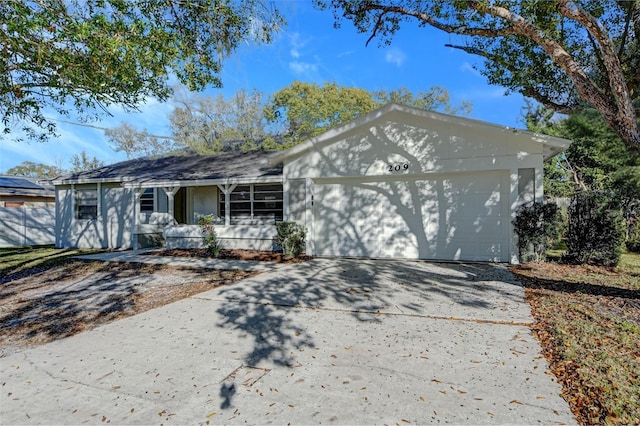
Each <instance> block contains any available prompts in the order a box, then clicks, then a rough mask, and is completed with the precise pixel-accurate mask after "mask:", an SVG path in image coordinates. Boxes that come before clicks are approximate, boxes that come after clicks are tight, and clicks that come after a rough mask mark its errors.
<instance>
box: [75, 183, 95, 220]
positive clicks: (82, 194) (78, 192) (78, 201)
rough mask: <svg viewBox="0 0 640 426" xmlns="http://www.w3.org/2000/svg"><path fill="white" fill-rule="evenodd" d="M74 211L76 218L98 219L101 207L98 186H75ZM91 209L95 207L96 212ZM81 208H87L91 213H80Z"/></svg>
mask: <svg viewBox="0 0 640 426" xmlns="http://www.w3.org/2000/svg"><path fill="white" fill-rule="evenodd" d="M73 201H74V209H73V210H74V211H73V215H74V217H75V219H76V220H96V219H98V214H99V210H100V209H99V207H100V204H99V202H98V188H97V187H86V188H77V187H76V188H75V189H74V192H73ZM89 209H92V210H93V209H95V213H93V212H91V210H89ZM81 210H83V211H84V210H87V211H89V213H82V214H81V213H80V211H81Z"/></svg>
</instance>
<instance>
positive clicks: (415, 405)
mask: <svg viewBox="0 0 640 426" xmlns="http://www.w3.org/2000/svg"><path fill="white" fill-rule="evenodd" d="M531 322H532V318H531V315H530V311H529V307H528V305H527V304H526V303H525V302H524V300H523V289H522V288H521V287H520V286H519V285H518V284H517V283H516V282H515V281H514V279H513V277H512V275H511V274H510V273H509V272H508V271H507V270H506V268H505V267H504V266H500V265H498V266H496V265H488V264H444V263H428V262H408V261H407V262H400V261H373V260H344V259H341V260H337V259H316V260H313V261H311V262H308V263H304V264H295V265H290V266H286V267H281V268H277V269H274V270H272V271H270V272H267V273H264V274H261V275H258V276H256V277H253V278H251V279H248V280H244V281H241V282H238V283H236V284H234V285H231V286H227V287H222V288H219V289H216V290H212V291H209V292H206V293H201V294H199V295H197V296H194V297H191V298H189V299H185V300H182V301H179V302H176V303H173V304H171V305H167V306H164V307H162V308H158V309H155V310H153V311H149V312H146V313H144V314H142V315H138V316H135V317H131V318H126V319H123V320H120V321H117V322H114V323H111V324H109V325H107V326H104V327H100V328H98V329H95V330H93V331H89V332H85V333H82V334H79V335H76V336H74V337H71V338H67V339H64V340H61V341H57V342H54V343H50V344H47V345H44V346H42V347H39V348H37V349H34V350H29V351H25V352H22V353H16V354H13V355H11V356H9V357H6V358H2V359H0V363H1V372H2V380H1V382H2V386H1V389H0V391H1V394H0V422H1V423H2V424H12V423H13V424H15V423H19V424H45V423H46V424H51V423H64V424H81V423H82V424H83V423H89V424H106V423H112V424H155V423H157V424H203V423H205V424H206V423H225V424H241V423H242V424H244V423H250V424H268V423H275V424H288V423H291V424H320V423H323V424H327V423H328V424H408V423H414V424H425V423H458V424H481V423H483V424H504V423H509V424H514V423H520V424H532V423H542V424H552V423H575V420H574V418H573V416H572V415H571V413H570V410H569V408H568V406H567V404H566V402H565V401H564V400H563V399H561V398H560V396H559V394H560V392H561V388H560V386H559V385H558V384H557V383H555V381H554V379H553V376H552V375H550V373H549V372H548V371H547V367H548V366H547V363H546V361H545V359H544V358H543V357H542V356H541V354H540V347H539V345H538V343H537V341H536V340H534V339H533V337H532V335H531V332H530V329H529V327H528V326H529V325H530V324H531Z"/></svg>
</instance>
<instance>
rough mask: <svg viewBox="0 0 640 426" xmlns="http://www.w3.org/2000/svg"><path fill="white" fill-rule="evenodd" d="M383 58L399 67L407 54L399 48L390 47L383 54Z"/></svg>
mask: <svg viewBox="0 0 640 426" xmlns="http://www.w3.org/2000/svg"><path fill="white" fill-rule="evenodd" d="M385 60H386V61H387V62H389V63H390V64H395V65H396V66H397V67H401V66H402V65H403V64H404V62H405V61H406V60H407V55H406V54H405V53H404V52H403V51H402V50H400V49H391V50H389V51H388V52H387V54H386V55H385Z"/></svg>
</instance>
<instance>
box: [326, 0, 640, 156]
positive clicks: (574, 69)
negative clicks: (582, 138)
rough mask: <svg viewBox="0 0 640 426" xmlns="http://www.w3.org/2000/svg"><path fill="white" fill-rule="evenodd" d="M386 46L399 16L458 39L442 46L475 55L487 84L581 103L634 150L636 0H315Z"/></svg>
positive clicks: (638, 133)
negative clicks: (453, 42)
mask: <svg viewBox="0 0 640 426" xmlns="http://www.w3.org/2000/svg"><path fill="white" fill-rule="evenodd" d="M315 3H316V4H317V5H318V6H319V7H320V8H329V9H332V10H333V12H334V16H335V17H336V23H338V22H339V21H340V20H342V19H347V20H351V21H352V22H353V24H354V25H355V27H356V28H357V29H358V30H359V31H360V32H367V33H370V34H371V36H370V38H369V41H370V40H371V39H373V38H378V39H379V40H380V41H381V42H382V43H383V44H389V43H390V42H391V39H392V37H393V36H394V35H395V33H396V32H397V31H398V30H399V29H400V24H401V23H403V22H404V21H410V20H415V21H417V22H418V23H419V24H421V25H429V26H431V27H434V28H436V29H438V30H441V31H445V32H447V33H449V34H456V35H459V36H462V37H465V43H464V44H461V45H449V46H450V47H453V48H457V49H460V50H463V51H465V52H467V53H470V54H473V55H476V56H480V57H481V58H482V60H483V62H484V66H483V67H481V68H480V73H481V74H483V75H484V76H485V77H486V78H487V80H488V81H489V82H490V83H491V84H497V85H500V86H503V87H505V88H507V89H509V90H511V91H517V92H519V93H521V94H523V95H524V96H527V97H530V98H533V99H535V100H537V101H538V102H540V103H542V104H544V105H546V106H548V107H550V108H552V109H554V110H555V111H558V112H562V113H570V112H573V111H576V110H577V109H579V108H582V107H583V106H584V103H588V104H590V105H592V106H593V107H594V108H596V109H597V110H598V111H599V112H600V113H601V114H602V116H603V117H604V118H605V121H606V122H607V124H608V125H609V126H610V127H611V128H612V129H613V130H614V131H615V132H616V133H617V134H618V135H619V136H620V138H621V139H622V140H623V141H624V142H625V145H626V147H627V149H629V150H632V151H636V152H637V151H638V150H639V149H640V128H639V126H638V120H637V113H636V111H635V110H634V105H633V103H632V97H633V96H634V94H635V93H637V91H638V89H639V88H640V74H639V73H638V69H639V67H638V65H639V64H640V49H639V48H638V45H639V43H640V28H638V27H639V26H640V4H638V3H637V2H620V1H614V0H594V1H588V2H587V1H581V2H576V1H565V0H555V1H536V0H526V1H515V0H501V1H491V2H482V1H473V2H471V1H456V2H433V1H425V0H413V1H404V0H386V1H383V2H353V1H349V0H315Z"/></svg>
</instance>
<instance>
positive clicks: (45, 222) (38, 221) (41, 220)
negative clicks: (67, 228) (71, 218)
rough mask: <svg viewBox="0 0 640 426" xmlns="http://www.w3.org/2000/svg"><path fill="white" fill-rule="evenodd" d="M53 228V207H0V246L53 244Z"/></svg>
mask: <svg viewBox="0 0 640 426" xmlns="http://www.w3.org/2000/svg"><path fill="white" fill-rule="evenodd" d="M55 229H56V213H55V209H54V208H53V207H51V208H42V207H38V208H25V207H16V208H2V209H0V247H14V246H36V245H44V244H55V241H56V239H55Z"/></svg>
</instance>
